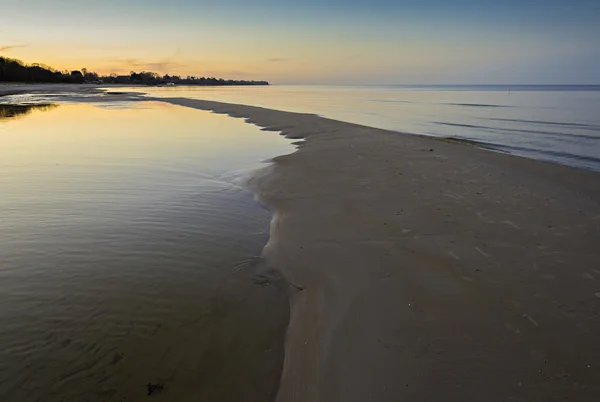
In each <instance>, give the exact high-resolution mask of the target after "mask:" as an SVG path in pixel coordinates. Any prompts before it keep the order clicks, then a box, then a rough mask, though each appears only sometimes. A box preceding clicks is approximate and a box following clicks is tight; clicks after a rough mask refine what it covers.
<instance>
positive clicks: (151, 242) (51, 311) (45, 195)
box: [0, 102, 291, 402]
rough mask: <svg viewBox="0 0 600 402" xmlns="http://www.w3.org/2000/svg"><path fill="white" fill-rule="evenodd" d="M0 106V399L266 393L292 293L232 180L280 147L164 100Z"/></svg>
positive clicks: (261, 221) (259, 396)
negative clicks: (158, 387) (156, 388)
mask: <svg viewBox="0 0 600 402" xmlns="http://www.w3.org/2000/svg"><path fill="white" fill-rule="evenodd" d="M0 108H1V109H2V111H3V112H2V113H0V194H1V197H0V345H2V348H0V400H1V401H3V402H4V401H7V402H12V401H15V402H17V401H19V402H20V401H38V400H39V401H136V400H145V399H146V398H147V389H146V384H147V383H149V382H150V383H161V384H163V385H164V389H163V390H162V391H161V392H160V393H157V394H155V395H152V397H153V398H156V400H165V401H188V400H189V401H198V400H211V401H219V400H221V401H230V400H231V401H234V400H236V401H242V400H247V401H254V400H256V401H265V400H269V399H270V398H272V396H273V393H274V392H275V391H276V388H277V384H278V379H279V375H280V369H281V362H282V360H281V359H282V342H283V330H284V327H285V325H286V321H287V296H286V294H285V291H284V287H283V286H282V283H281V280H280V278H279V277H278V275H277V274H276V273H274V272H269V271H266V270H265V268H264V267H263V266H262V265H261V263H260V260H259V259H257V258H256V257H257V256H258V255H259V254H260V250H261V248H262V246H263V245H264V244H265V242H266V241H267V239H268V224H269V219H270V216H269V213H268V212H267V211H266V210H264V209H263V208H262V207H260V206H259V205H258V204H257V203H256V202H255V201H254V199H253V196H252V194H250V193H249V192H248V191H246V190H244V189H242V188H241V187H240V185H239V184H240V182H241V178H243V177H244V176H245V175H247V174H249V172H251V171H252V169H255V168H258V167H260V166H261V163H260V162H261V161H262V160H264V159H267V158H270V157H273V156H276V155H279V154H283V153H289V152H290V151H291V146H290V144H289V141H287V140H285V139H283V138H281V137H279V136H277V135H276V134H274V133H268V132H262V131H260V130H259V129H258V128H257V127H254V126H251V125H247V124H245V123H243V121H241V120H237V119H232V118H228V117H225V116H220V115H214V114H210V113H208V112H202V111H197V110H193V109H185V108H181V107H176V106H170V105H166V104H162V103H151V102H140V103H129V104H116V103H115V104H104V105H100V106H94V105H82V104H71V105H60V106H58V107H52V106H46V107H42V108H23V107H21V108H16V109H15V108H14V107H13V109H12V110H10V109H9V107H8V106H6V105H0ZM265 278H266V280H265Z"/></svg>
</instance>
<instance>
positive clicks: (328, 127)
mask: <svg viewBox="0 0 600 402" xmlns="http://www.w3.org/2000/svg"><path fill="white" fill-rule="evenodd" d="M162 100H163V101H167V102H170V103H173V104H178V105H182V106H188V107H193V108H197V109H206V110H213V111H215V112H217V113H225V114H229V115H231V116H234V117H243V118H247V119H248V121H249V122H251V123H254V124H257V125H259V126H262V127H265V130H273V131H280V132H281V133H283V134H284V135H286V136H287V137H289V138H304V139H305V141H304V142H302V143H301V144H300V145H299V150H298V151H297V152H295V153H293V154H291V155H286V156H282V157H278V158H276V159H275V161H274V162H275V163H274V165H273V166H272V167H271V168H269V169H267V170H265V171H263V172H262V174H260V175H258V176H257V177H256V178H254V179H253V180H252V181H251V183H250V185H251V186H253V187H254V188H255V189H256V190H257V191H258V192H259V194H260V197H261V199H262V201H263V202H264V203H265V204H266V205H268V206H269V208H271V210H272V211H273V213H274V219H273V221H272V224H271V238H270V241H269V243H268V245H267V246H266V247H265V249H264V252H263V254H264V257H265V258H266V260H267V262H268V264H269V265H270V267H272V268H276V269H278V270H281V271H282V273H283V275H284V276H285V278H286V279H287V281H288V282H289V285H290V286H289V290H290V299H291V317H290V323H289V328H288V331H287V336H286V355H285V362H284V370H283V374H282V378H281V386H280V390H279V393H278V397H277V400H278V401H280V402H288V401H303V402H305V401H327V402H333V401H340V402H341V401H344V402H348V401H423V400H426V401H445V402H447V401H461V402H462V401H566V400H571V401H596V400H599V399H600V363H598V362H600V348H599V347H598V335H599V334H600V319H599V316H598V314H599V313H600V249H599V248H598V240H599V239H600V174H598V173H595V172H591V171H585V170H579V169H574V168H569V167H564V166H558V165H553V164H548V163H544V162H538V161H533V160H528V159H524V158H520V157H515V156H511V155H507V154H501V153H496V152H490V151H486V150H482V149H478V148H476V147H474V146H472V145H465V144H457V143H452V142H448V141H440V140H436V139H432V138H426V137H419V136H414V135H404V134H401V133H396V132H389V131H384V130H378V129H373V128H369V127H363V126H358V125H354V124H348V123H342V122H338V121H333V120H329V119H325V118H320V117H317V116H315V115H308V114H297V113H288V112H279V111H273V110H267V109H263V108H258V107H251V106H242V105H231V104H223V103H218V102H209V101H199V100H189V99H182V98H173V99H162Z"/></svg>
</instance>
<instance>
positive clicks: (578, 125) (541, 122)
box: [486, 118, 600, 130]
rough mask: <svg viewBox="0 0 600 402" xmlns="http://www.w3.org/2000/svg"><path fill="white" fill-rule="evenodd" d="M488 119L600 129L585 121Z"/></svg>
mask: <svg viewBox="0 0 600 402" xmlns="http://www.w3.org/2000/svg"><path fill="white" fill-rule="evenodd" d="M486 120H494V121H508V122H514V123H531V124H542V125H549V126H561V127H577V128H584V129H593V130H600V126H594V125H591V124H583V123H561V122H557V121H544V120H522V119H501V118H489V119H486Z"/></svg>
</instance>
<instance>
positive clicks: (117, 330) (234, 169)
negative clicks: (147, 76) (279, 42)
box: [0, 85, 600, 402]
mask: <svg viewBox="0 0 600 402" xmlns="http://www.w3.org/2000/svg"><path fill="white" fill-rule="evenodd" d="M111 90H114V89H111ZM119 91H132V92H137V93H141V94H144V96H147V97H154V98H157V97H158V98H160V97H187V98H194V99H209V100H216V101H223V102H231V103H240V104H248V105H255V106H263V107H267V108H272V109H278V110H286V111H294V112H303V113H314V114H318V115H321V116H325V117H328V118H332V119H337V120H342V121H348V122H352V123H357V124H362V125H367V126H373V127H379V128H384V129H389V130H394V131H399V132H407V133H413V134H416V135H430V136H436V137H451V138H457V139H467V140H471V141H476V142H479V143H481V144H482V145H485V146H486V147H489V148H492V149H494V150H497V151H502V152H509V153H512V154H515V155H519V156H523V157H527V158H534V159H540V160H544V161H547V162H550V163H559V164H564V165H570V166H575V167H578V168H583V169H591V170H599V171H600V87H597V86H588V87H582V86H570V87H567V86H510V87H508V86H476V87H473V86H460V87H452V86H438V87H431V86H428V87H420V86H388V87H325V86H279V85H273V86H267V87H174V88H166V87H152V88H149V87H148V88H146V87H132V88H120V89H119ZM90 97H91V98H94V99H89V98H90ZM90 101H92V102H90ZM294 149H295V148H294V145H293V144H291V142H290V140H287V139H285V138H283V137H281V136H278V135H277V134H276V133H273V132H265V131H261V130H260V129H259V127H255V126H253V125H249V124H246V123H245V122H244V120H243V119H234V118H230V117H226V116H223V115H216V114H212V113H210V112H206V111H200V110H195V109H189V108H184V107H179V106H174V105H170V104H166V103H163V102H156V101H148V102H127V101H120V102H104V101H102V99H101V96H98V95H95V94H85V95H81V94H71V95H70V96H67V97H65V96H64V95H61V94H50V93H46V94H40V95H13V96H5V97H0V194H1V197H0V345H2V347H1V348H0V401H2V402H13V401H14V402H22V401H89V402H101V401H102V402H106V401H138V400H147V398H148V396H149V395H148V394H149V393H151V395H150V396H151V397H153V398H154V397H156V398H157V399H156V400H169V401H188V400H189V401H199V400H203V401H204V400H206V401H232V400H235V401H267V400H272V399H273V397H274V394H275V392H276V391H277V387H278V381H279V376H280V373H281V369H282V364H283V343H284V339H285V337H284V334H285V327H286V325H287V320H288V314H289V303H288V297H287V289H286V285H285V282H284V280H283V279H282V278H281V276H280V275H279V274H278V272H277V271H275V270H271V269H268V268H267V267H266V266H265V264H264V261H262V259H261V257H260V255H261V250H262V248H263V247H264V245H265V244H266V242H267V241H268V239H269V222H270V218H271V215H270V213H269V211H268V210H266V209H265V208H264V207H263V206H261V205H260V204H259V203H258V202H257V201H256V199H255V196H254V194H253V193H252V192H251V191H249V190H248V189H247V187H246V186H245V182H246V179H247V178H248V177H251V176H252V175H253V174H255V173H256V172H257V171H258V170H261V169H267V168H268V167H269V161H270V159H271V158H273V157H275V156H278V155H282V154H288V153H291V152H294Z"/></svg>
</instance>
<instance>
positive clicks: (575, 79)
mask: <svg viewBox="0 0 600 402" xmlns="http://www.w3.org/2000/svg"><path fill="white" fill-rule="evenodd" d="M0 3H5V4H0V6H1V9H2V12H1V13H0V54H3V55H5V56H11V57H16V58H20V59H23V60H25V61H27V62H43V63H46V64H49V65H52V66H55V67H57V68H60V69H63V68H64V69H66V68H82V67H87V68H88V69H92V70H97V71H100V72H102V73H110V72H116V73H126V72H129V71H130V70H143V69H145V70H152V71H156V72H159V73H167V72H169V73H177V74H184V75H187V74H190V75H199V76H202V75H215V76H223V77H228V78H252V79H267V80H269V81H272V82H275V83H315V84H328V83H331V84H348V83H357V84H419V83H425V84H427V83H431V84H433V83H435V84H437V83H447V84H457V83H458V84H460V83H467V84H484V83H496V84H519V83H523V84H525V83H539V84H561V83H562V84H578V83H581V84H600V23H599V21H600V1H598V0H597V1H591V0H579V1H577V0H575V1H572V2H569V1H565V0H547V1H541V0H529V1H527V0H522V1H516V0H507V1H488V0H479V1H475V0H462V1H454V2H449V1H440V0H423V1H406V0H397V1H389V0H371V1H364V0H358V1H343V0H330V1H327V2H325V1H316V0H305V1H296V0H289V1H283V0H279V1H275V0H257V1H254V2H248V1H242V0H221V1H202V0H196V1H191V0H171V1H164V0H120V1H117V0H103V1H102V0H99V1H87V0H54V1H48V0H21V1H20V2H18V3H14V2H9V1H8V0H0Z"/></svg>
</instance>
